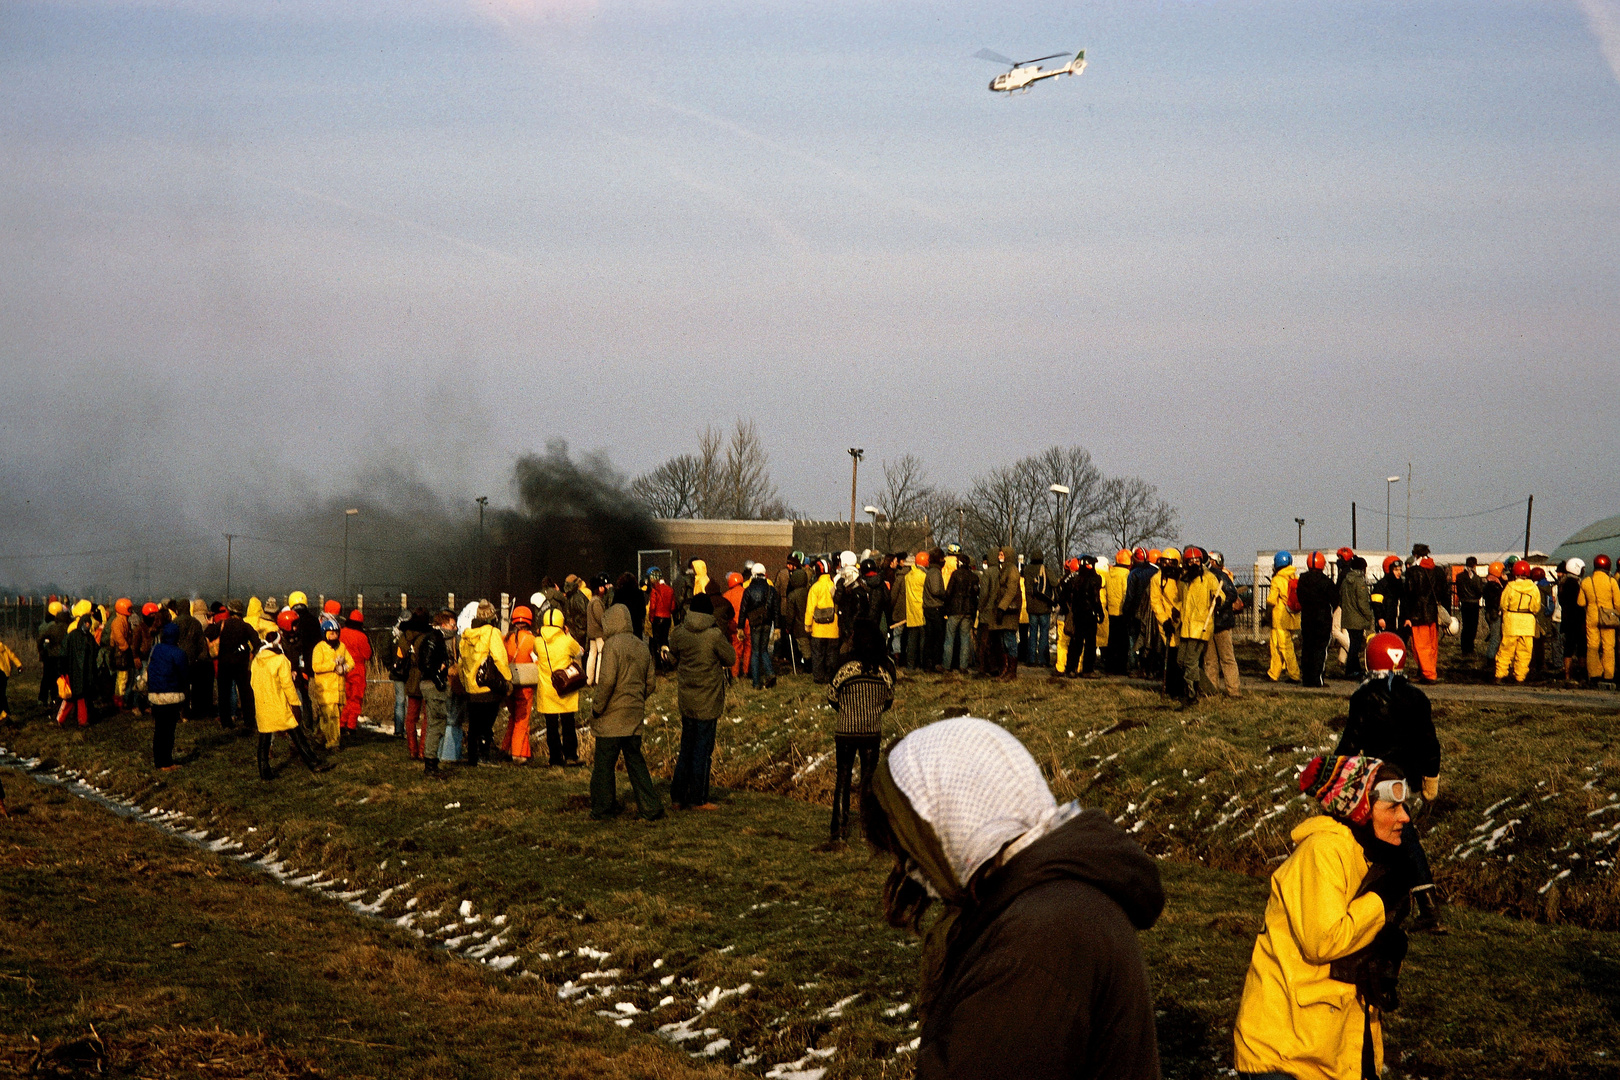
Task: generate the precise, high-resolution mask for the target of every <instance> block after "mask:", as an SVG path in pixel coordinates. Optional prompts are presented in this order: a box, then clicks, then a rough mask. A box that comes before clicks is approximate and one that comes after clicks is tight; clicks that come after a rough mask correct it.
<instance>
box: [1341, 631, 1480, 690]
mask: <svg viewBox="0 0 1620 1080" xmlns="http://www.w3.org/2000/svg"><path fill="white" fill-rule="evenodd" d="M1475 617H1476V618H1478V616H1477V615H1476V616H1475ZM1345 633H1346V634H1347V635H1349V637H1350V648H1349V649H1348V650H1346V652H1345V655H1344V674H1345V677H1346V678H1350V679H1359V678H1361V673H1362V671H1364V670H1365V668H1364V667H1363V666H1362V661H1363V660H1364V659H1365V658H1366V653H1367V631H1365V630H1346V631H1345Z"/></svg>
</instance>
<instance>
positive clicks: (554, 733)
mask: <svg viewBox="0 0 1620 1080" xmlns="http://www.w3.org/2000/svg"><path fill="white" fill-rule="evenodd" d="M578 726H579V714H578V713H571V712H564V713H549V712H548V713H546V759H547V760H548V761H549V762H550V763H551V764H552V765H561V764H563V763H564V762H569V761H578V760H579V731H578Z"/></svg>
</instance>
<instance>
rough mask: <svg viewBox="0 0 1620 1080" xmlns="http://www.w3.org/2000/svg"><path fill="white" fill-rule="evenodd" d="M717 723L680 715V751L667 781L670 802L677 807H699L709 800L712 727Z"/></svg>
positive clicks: (712, 743)
mask: <svg viewBox="0 0 1620 1080" xmlns="http://www.w3.org/2000/svg"><path fill="white" fill-rule="evenodd" d="M719 722H720V721H719V720H693V719H692V718H691V717H688V716H683V717H681V754H680V757H678V758H676V759H675V776H674V778H673V779H672V780H670V782H669V801H670V802H672V803H674V804H675V805H676V806H702V805H703V804H704V803H706V802H708V801H709V766H710V765H711V764H712V763H713V761H714V728H715V725H716V724H718V723H719Z"/></svg>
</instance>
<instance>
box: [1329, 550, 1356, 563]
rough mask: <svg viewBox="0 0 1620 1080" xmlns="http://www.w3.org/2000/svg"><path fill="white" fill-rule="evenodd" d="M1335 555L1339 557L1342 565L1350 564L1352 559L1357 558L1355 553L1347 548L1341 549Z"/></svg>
mask: <svg viewBox="0 0 1620 1080" xmlns="http://www.w3.org/2000/svg"><path fill="white" fill-rule="evenodd" d="M1334 554H1335V555H1337V556H1338V557H1339V561H1340V562H1342V563H1348V562H1349V561H1350V560H1351V559H1353V558H1355V557H1356V553H1355V551H1354V550H1352V549H1350V548H1347V547H1342V548H1340V549H1339V550H1338V551H1335V552H1334Z"/></svg>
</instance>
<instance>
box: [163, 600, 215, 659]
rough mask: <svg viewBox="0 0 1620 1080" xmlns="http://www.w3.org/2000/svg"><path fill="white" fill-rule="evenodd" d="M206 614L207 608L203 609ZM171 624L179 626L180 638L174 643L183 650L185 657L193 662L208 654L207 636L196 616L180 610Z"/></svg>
mask: <svg viewBox="0 0 1620 1080" xmlns="http://www.w3.org/2000/svg"><path fill="white" fill-rule="evenodd" d="M203 614H204V615H205V616H206V615H207V614H208V609H207V608H206V607H205V608H204V609H203ZM172 622H173V625H175V626H178V627H179V628H180V640H178V641H176V642H175V644H176V645H178V646H180V648H182V649H184V650H185V653H186V659H187V660H189V661H191V662H192V663H193V664H195V663H199V662H200V661H202V660H203V659H205V658H206V657H207V656H208V638H207V636H206V635H205V634H204V633H203V624H202V623H201V622H199V621H198V620H197V617H196V616H195V615H193V614H191V613H189V612H185V611H182V612H180V613H178V614H177V615H175V617H174V619H173V620H172Z"/></svg>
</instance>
